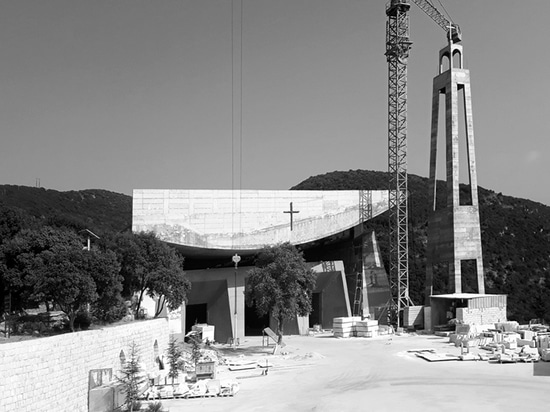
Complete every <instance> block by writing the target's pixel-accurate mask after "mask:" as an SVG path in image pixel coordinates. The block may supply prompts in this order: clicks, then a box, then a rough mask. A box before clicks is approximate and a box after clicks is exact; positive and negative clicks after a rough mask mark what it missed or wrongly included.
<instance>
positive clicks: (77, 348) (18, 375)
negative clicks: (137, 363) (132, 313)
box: [0, 318, 169, 412]
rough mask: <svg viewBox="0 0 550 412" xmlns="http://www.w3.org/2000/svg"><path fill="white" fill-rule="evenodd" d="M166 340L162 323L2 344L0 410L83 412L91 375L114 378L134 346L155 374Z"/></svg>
mask: <svg viewBox="0 0 550 412" xmlns="http://www.w3.org/2000/svg"><path fill="white" fill-rule="evenodd" d="M168 339H169V331H168V320H167V319H164V318H163V319H153V320H147V321H141V322H132V323H128V324H124V325H120V326H112V327H106V328H104V329H97V330H89V331H83V332H75V333H67V334H63V335H59V336H52V337H47V338H39V339H32V340H27V341H21V342H10V343H4V344H1V345H0V411H6V412H7V411H10V412H11V411H13V412H31V411H32V412H42V411H43V412H49V411H71V412H86V411H87V410H88V384H89V382H88V379H89V371H90V370H92V369H102V368H112V370H113V376H114V375H115V374H117V373H118V371H119V370H120V369H121V361H120V356H121V351H124V354H125V356H126V358H128V357H129V347H130V345H131V344H132V342H135V343H136V345H137V346H138V348H139V353H140V360H141V362H142V363H143V364H144V365H145V367H146V368H147V370H148V371H151V370H155V369H156V370H158V365H157V363H156V362H155V357H156V356H159V355H162V354H163V353H164V352H165V351H166V348H167V346H168ZM155 343H156V345H155Z"/></svg>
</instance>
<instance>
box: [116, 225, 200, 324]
mask: <svg viewBox="0 0 550 412" xmlns="http://www.w3.org/2000/svg"><path fill="white" fill-rule="evenodd" d="M113 248H114V249H115V250H116V253H117V255H118V260H119V262H120V263H121V274H122V276H123V278H124V286H125V289H126V292H127V293H128V294H133V293H137V294H138V302H137V305H136V308H135V313H136V316H137V314H138V313H139V309H140V307H141V302H142V299H143V295H144V294H145V293H147V294H148V295H149V296H151V297H156V296H164V297H165V299H166V302H167V304H168V307H169V308H170V309H172V310H173V309H176V308H178V307H179V306H180V305H181V304H182V303H183V302H184V301H185V299H186V296H187V291H188V290H189V289H190V288H191V283H190V282H189V280H188V279H187V277H186V276H185V273H184V271H183V258H182V257H180V256H179V255H178V254H177V253H176V251H175V250H174V249H173V248H172V247H170V246H168V245H167V244H166V243H164V242H162V241H160V240H159V239H158V238H157V237H156V236H155V235H154V234H152V233H138V234H131V233H127V234H122V235H120V236H118V237H116V238H115V239H114V244H113Z"/></svg>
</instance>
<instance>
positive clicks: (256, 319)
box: [244, 305, 269, 336]
mask: <svg viewBox="0 0 550 412" xmlns="http://www.w3.org/2000/svg"><path fill="white" fill-rule="evenodd" d="M267 327H269V315H265V316H259V315H258V313H257V312H256V307H255V306H253V307H249V306H248V305H245V307H244V334H245V336H260V335H261V334H262V330H264V329H265V328H267Z"/></svg>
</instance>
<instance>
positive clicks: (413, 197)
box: [292, 170, 550, 322]
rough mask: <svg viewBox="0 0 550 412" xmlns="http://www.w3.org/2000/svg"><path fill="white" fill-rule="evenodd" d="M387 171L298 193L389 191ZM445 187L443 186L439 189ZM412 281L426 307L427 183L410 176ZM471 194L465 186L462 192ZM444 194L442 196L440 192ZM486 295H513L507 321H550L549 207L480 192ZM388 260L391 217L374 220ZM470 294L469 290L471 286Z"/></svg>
mask: <svg viewBox="0 0 550 412" xmlns="http://www.w3.org/2000/svg"><path fill="white" fill-rule="evenodd" d="M387 176H388V175H387V173H385V172H376V171H367V170H350V171H348V172H332V173H326V174H323V175H318V176H313V177H310V178H308V179H306V180H304V181H303V182H301V183H299V184H298V185H296V186H294V187H293V188H292V189H294V190H361V189H362V190H387V188H388V177H387ZM439 184H441V185H443V184H444V182H438V185H439ZM408 188H409V194H410V195H409V196H410V197H409V268H410V269H409V272H410V273H409V276H410V285H409V288H410V294H411V298H412V300H413V302H414V303H415V304H421V303H423V300H424V297H423V290H424V278H425V268H426V243H427V223H428V212H429V207H430V204H431V199H430V194H429V190H428V179H427V178H422V177H419V176H416V175H409V180H408ZM461 190H466V187H465V186H463V187H461ZM439 192H441V191H439ZM478 194H479V203H480V219H481V236H482V249H483V263H484V268H485V287H486V293H504V294H507V295H508V316H509V318H510V319H513V320H517V321H520V322H528V321H529V320H530V319H532V318H546V319H549V318H550V207H549V206H546V205H544V204H541V203H537V202H533V201H531V200H526V199H518V198H514V197H511V196H505V195H503V194H501V193H495V192H494V191H492V190H487V189H484V188H481V187H479V190H478ZM372 227H373V228H374V229H375V230H376V231H377V235H378V237H379V239H380V244H381V248H382V254H383V256H384V259H385V263H386V267H388V265H387V258H388V216H387V213H386V214H384V215H383V216H379V217H377V218H375V219H373V221H372ZM464 291H465V292H469V291H474V290H468V285H466V288H465V290H464Z"/></svg>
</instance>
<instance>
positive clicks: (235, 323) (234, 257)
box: [232, 253, 241, 346]
mask: <svg viewBox="0 0 550 412" xmlns="http://www.w3.org/2000/svg"><path fill="white" fill-rule="evenodd" d="M232 260H233V263H235V297H234V299H235V300H234V306H235V307H234V316H235V320H234V322H233V323H234V326H235V331H234V333H233V344H234V345H235V346H236V345H237V344H238V342H239V338H238V337H237V330H238V329H237V269H238V265H239V262H240V261H241V257H240V256H239V255H237V254H236V253H235V255H234V256H233V258H232Z"/></svg>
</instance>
